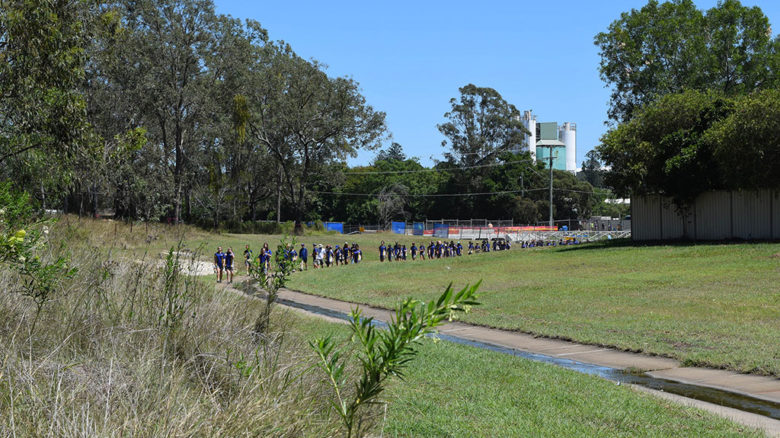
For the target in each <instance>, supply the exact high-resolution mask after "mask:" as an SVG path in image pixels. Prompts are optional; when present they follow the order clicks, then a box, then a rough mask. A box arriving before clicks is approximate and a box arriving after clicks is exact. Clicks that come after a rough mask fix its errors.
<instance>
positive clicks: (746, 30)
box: [595, 0, 780, 122]
mask: <svg viewBox="0 0 780 438" xmlns="http://www.w3.org/2000/svg"><path fill="white" fill-rule="evenodd" d="M595 44H596V46H598V48H599V52H600V56H601V62H600V66H599V72H600V74H601V78H602V80H604V81H605V82H606V83H607V85H608V86H610V87H611V88H612V95H611V99H610V108H609V111H608V115H609V117H610V119H612V120H614V121H618V122H622V121H627V120H630V119H631V117H632V116H633V114H634V112H635V111H636V110H637V108H639V107H641V106H642V105H645V104H647V103H649V102H652V101H654V100H656V99H658V98H659V97H660V96H663V95H664V94H668V93H677V92H681V91H683V90H685V89H695V90H707V89H713V90H717V91H720V92H723V93H725V94H726V95H736V94H740V93H746V92H750V91H753V90H756V89H761V88H767V87H773V86H776V85H777V75H778V71H777V65H778V59H777V56H778V50H777V47H778V45H780V38H778V37H775V38H774V40H773V39H772V31H771V28H770V25H769V20H768V19H767V17H766V16H765V15H764V14H763V12H762V11H761V9H760V8H758V7H746V6H743V5H742V4H741V3H740V2H739V1H737V0H725V1H720V2H719V3H718V4H717V6H715V7H713V8H711V9H709V10H708V11H706V12H703V11H701V10H699V9H697V8H696V5H695V4H694V3H693V1H692V0H672V1H668V2H664V3H659V2H658V1H657V0H650V1H649V2H648V3H647V5H645V6H644V7H642V8H641V9H639V10H637V9H632V10H631V11H630V12H624V13H623V14H621V15H620V18H619V19H617V20H615V21H614V22H612V23H611V24H610V25H609V28H608V29H607V31H606V32H601V33H599V34H598V35H596V37H595Z"/></svg>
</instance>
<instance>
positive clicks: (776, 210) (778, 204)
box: [769, 191, 780, 239]
mask: <svg viewBox="0 0 780 438" xmlns="http://www.w3.org/2000/svg"><path fill="white" fill-rule="evenodd" d="M769 201H770V202H771V203H772V206H771V208H770V211H771V212H772V216H771V218H770V219H771V220H770V222H772V239H780V191H778V192H773V193H772V195H771V196H770V197H769Z"/></svg>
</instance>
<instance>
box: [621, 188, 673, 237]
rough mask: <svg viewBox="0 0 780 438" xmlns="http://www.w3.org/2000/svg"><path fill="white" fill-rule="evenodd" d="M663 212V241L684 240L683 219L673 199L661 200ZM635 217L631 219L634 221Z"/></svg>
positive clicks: (661, 213)
mask: <svg viewBox="0 0 780 438" xmlns="http://www.w3.org/2000/svg"><path fill="white" fill-rule="evenodd" d="M660 208H661V211H660V212H659V214H660V215H661V223H662V224H663V229H662V231H661V234H662V237H660V238H661V239H682V238H683V237H684V236H685V234H684V224H683V218H682V217H681V215H680V214H679V212H678V211H677V206H676V205H675V204H674V202H672V200H671V199H668V198H661V200H660ZM633 219H634V217H633V216H632V217H631V220H632V221H633Z"/></svg>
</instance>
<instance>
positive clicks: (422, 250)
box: [419, 243, 425, 260]
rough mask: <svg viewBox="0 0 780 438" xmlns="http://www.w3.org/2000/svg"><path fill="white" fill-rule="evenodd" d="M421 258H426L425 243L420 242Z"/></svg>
mask: <svg viewBox="0 0 780 438" xmlns="http://www.w3.org/2000/svg"><path fill="white" fill-rule="evenodd" d="M419 251H420V260H425V243H421V244H420V248H419Z"/></svg>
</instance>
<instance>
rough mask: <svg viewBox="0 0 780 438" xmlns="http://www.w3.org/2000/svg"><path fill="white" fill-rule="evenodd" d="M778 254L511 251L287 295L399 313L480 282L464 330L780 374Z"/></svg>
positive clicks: (749, 250)
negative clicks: (407, 304) (469, 326)
mask: <svg viewBox="0 0 780 438" xmlns="http://www.w3.org/2000/svg"><path fill="white" fill-rule="evenodd" d="M778 253H780V245H778V244H734V245H696V246H650V247H632V246H620V245H615V246H600V245H593V246H581V247H574V248H571V247H567V248H556V249H552V248H542V249H536V250H512V251H509V252H498V253H489V254H480V255H473V256H465V257H461V258H456V259H441V260H435V261H425V262H417V263H412V262H406V263H392V264H388V263H385V264H380V263H365V264H363V265H358V266H347V267H345V268H340V269H330V270H323V271H311V270H310V271H309V272H304V273H299V274H296V275H295V276H294V278H293V281H292V282H291V287H292V288H294V289H297V290H302V291H306V292H310V293H314V294H319V295H324V296H329V297H333V298H338V299H342V300H347V301H352V302H356V303H367V304H372V305H377V306H382V307H392V306H393V305H394V303H396V302H397V301H398V300H399V299H400V298H401V297H405V296H409V295H413V296H417V297H422V298H428V299H430V298H433V297H434V296H435V295H436V294H437V293H439V291H441V290H442V289H443V288H444V287H446V285H447V284H448V283H449V282H453V283H454V284H455V285H456V286H462V285H464V284H465V283H469V282H471V283H473V282H475V281H477V280H480V279H482V280H483V285H482V288H481V298H482V301H483V303H484V305H483V306H481V307H478V308H476V309H475V310H474V311H473V312H472V313H471V314H469V315H467V316H466V317H465V318H464V320H465V321H468V322H472V323H477V324H482V325H487V326H493V327H502V328H507V329H514V330H521V331H525V332H530V333H536V334H540V335H545V336H551V337H560V338H564V339H572V340H576V341H579V342H586V343H593V344H599V345H610V346H615V347H617V348H621V349H627V350H634V351H642V352H647V353H653V354H661V355H667V356H671V357H675V358H678V359H680V360H682V361H683V362H684V363H686V364H690V365H694V364H695V365H706V366H712V367H718V368H720V367H723V368H729V369H734V370H739V371H743V372H750V373H758V374H770V375H776V376H777V375H780V329H778V328H779V327H780V286H778V285H780V257H779V256H778Z"/></svg>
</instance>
